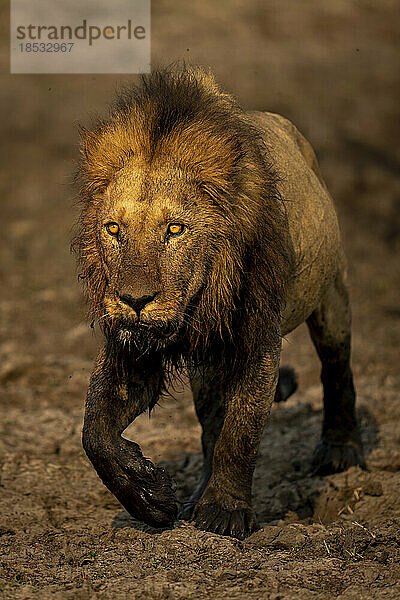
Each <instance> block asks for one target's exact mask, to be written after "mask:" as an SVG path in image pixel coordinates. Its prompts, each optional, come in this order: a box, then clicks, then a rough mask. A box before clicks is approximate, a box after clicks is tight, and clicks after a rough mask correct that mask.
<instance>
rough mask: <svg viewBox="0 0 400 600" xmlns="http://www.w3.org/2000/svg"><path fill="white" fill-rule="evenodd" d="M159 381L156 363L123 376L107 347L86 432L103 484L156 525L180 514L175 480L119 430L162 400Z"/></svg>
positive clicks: (94, 379)
mask: <svg viewBox="0 0 400 600" xmlns="http://www.w3.org/2000/svg"><path fill="white" fill-rule="evenodd" d="M161 380H162V371H161V368H160V367H159V365H158V364H157V362H154V361H151V362H150V361H149V362H147V363H145V362H142V363H141V364H140V365H139V366H138V365H128V366H127V368H126V369H125V370H124V372H123V374H121V372H120V370H119V369H118V368H117V361H116V360H115V358H114V357H113V356H112V355H111V356H110V355H109V353H107V351H106V350H103V351H102V352H101V353H100V355H99V357H98V359H97V364H96V367H95V369H94V371H93V374H92V376H91V379H90V384H89V389H88V394H87V400H86V411H85V419H84V426H83V433H82V442H83V447H84V449H85V451H86V454H87V455H88V457H89V459H90V460H91V462H92V463H93V466H94V467H95V469H96V471H97V473H98V475H99V477H100V478H101V479H102V481H103V483H104V484H105V485H106V486H107V487H108V489H109V490H110V491H111V492H112V493H113V494H114V495H115V496H116V497H117V498H118V500H119V501H120V502H121V504H122V505H123V506H124V507H125V508H126V510H127V511H128V512H129V513H130V514H131V515H133V516H134V517H135V518H137V519H140V520H143V521H145V522H146V523H149V524H150V525H155V526H162V525H167V524H170V523H172V522H173V521H174V518H175V517H176V512H177V505H176V500H175V495H174V492H173V490H172V485H171V479H170V477H169V475H168V473H167V472H166V471H164V470H163V469H161V468H159V467H156V466H155V465H154V464H153V463H152V462H151V461H150V460H148V459H146V458H145V457H144V456H143V454H142V452H141V450H140V448H139V446H138V445H137V444H135V443H134V442H131V441H129V440H126V439H124V438H123V437H121V434H122V432H123V431H124V429H125V428H126V427H127V426H128V425H129V424H130V423H131V422H132V421H133V420H134V419H135V418H136V417H137V416H138V415H139V414H140V413H142V412H143V411H144V410H146V408H147V407H148V406H149V405H150V404H151V403H152V402H153V400H154V398H156V399H157V398H158V395H159V391H160V385H161Z"/></svg>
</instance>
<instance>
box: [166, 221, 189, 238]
mask: <svg viewBox="0 0 400 600" xmlns="http://www.w3.org/2000/svg"><path fill="white" fill-rule="evenodd" d="M184 231H185V226H184V225H182V224H181V223H170V224H169V225H168V229H167V233H168V235H180V234H181V233H183V232H184Z"/></svg>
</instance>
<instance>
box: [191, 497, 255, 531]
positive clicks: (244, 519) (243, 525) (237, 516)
mask: <svg viewBox="0 0 400 600" xmlns="http://www.w3.org/2000/svg"><path fill="white" fill-rule="evenodd" d="M193 521H194V524H195V526H196V527H197V528H198V529H203V530H204V531H211V532H213V533H219V534H220V535H229V536H232V537H235V538H238V539H240V540H243V539H244V538H245V537H247V536H249V535H251V534H252V533H253V532H254V531H256V530H257V529H258V525H257V522H256V520H255V516H254V513H253V511H252V510H251V508H250V507H247V508H234V509H232V510H229V509H227V508H224V507H222V506H220V505H219V504H217V503H204V504H202V503H200V504H198V505H197V506H196V508H195V510H194V514H193Z"/></svg>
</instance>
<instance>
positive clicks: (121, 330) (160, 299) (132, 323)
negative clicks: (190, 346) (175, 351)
mask: <svg viewBox="0 0 400 600" xmlns="http://www.w3.org/2000/svg"><path fill="white" fill-rule="evenodd" d="M99 207H100V208H99V210H98V214H97V236H98V243H99V250H100V255H101V259H102V263H103V268H104V271H105V275H106V281H107V284H106V290H105V295H104V318H105V320H109V321H110V322H111V323H112V327H113V329H114V332H115V333H116V337H117V339H118V340H119V341H120V342H127V341H130V340H132V341H133V343H134V344H135V345H137V346H140V347H141V346H143V347H144V349H145V347H147V346H149V344H151V345H154V344H159V345H160V344H164V345H165V344H166V343H169V342H171V341H172V340H174V339H176V338H177V337H178V336H179V331H180V330H181V328H182V326H183V325H184V323H186V325H188V324H191V326H192V327H196V323H195V322H194V321H193V314H191V311H190V307H189V304H190V301H191V300H193V299H194V298H195V296H196V294H197V293H198V292H199V291H200V290H201V288H202V287H203V286H204V284H205V282H206V280H207V272H208V271H209V269H210V267H211V264H212V262H213V255H215V251H216V248H217V247H218V237H219V236H218V230H219V226H218V220H219V218H220V217H219V215H218V212H217V211H216V210H215V208H213V206H212V203H211V201H207V200H205V198H200V192H199V189H198V187H197V186H196V185H195V183H194V181H193V182H191V181H190V177H188V175H187V174H184V173H183V172H181V171H179V170H177V169H172V168H167V167H160V166H158V167H153V168H150V167H148V166H145V165H143V166H142V167H141V166H140V165H139V164H137V163H136V164H135V163H131V164H129V165H127V166H125V167H124V169H123V170H121V171H120V172H119V174H118V177H117V178H116V179H115V180H114V181H113V182H112V183H111V184H110V185H109V187H108V189H107V190H106V192H105V193H104V197H103V198H102V201H101V203H99ZM221 228H222V223H221Z"/></svg>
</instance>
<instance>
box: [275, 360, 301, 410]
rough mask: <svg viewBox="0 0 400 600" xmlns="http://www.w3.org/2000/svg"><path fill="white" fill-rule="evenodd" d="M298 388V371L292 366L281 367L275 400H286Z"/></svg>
mask: <svg viewBox="0 0 400 600" xmlns="http://www.w3.org/2000/svg"><path fill="white" fill-rule="evenodd" d="M296 390H297V375H296V371H295V370H294V369H292V368H291V367H281V368H280V369H279V380H278V385H277V386H276V391H275V398H274V400H275V402H285V400H287V399H288V398H290V396H291V395H292V394H294V393H295V391H296Z"/></svg>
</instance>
